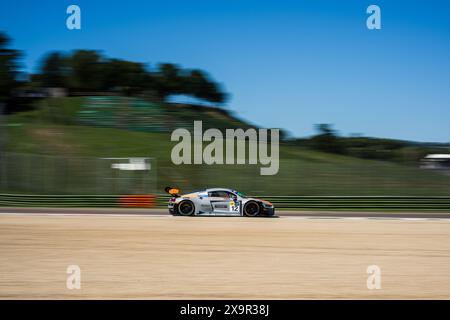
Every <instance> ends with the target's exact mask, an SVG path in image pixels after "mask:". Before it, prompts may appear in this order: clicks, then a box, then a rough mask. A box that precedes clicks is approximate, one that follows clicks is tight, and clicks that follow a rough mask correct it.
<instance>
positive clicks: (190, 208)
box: [178, 200, 195, 216]
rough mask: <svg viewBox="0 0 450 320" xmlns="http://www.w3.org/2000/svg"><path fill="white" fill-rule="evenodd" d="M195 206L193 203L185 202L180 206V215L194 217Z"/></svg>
mask: <svg viewBox="0 0 450 320" xmlns="http://www.w3.org/2000/svg"><path fill="white" fill-rule="evenodd" d="M194 210H195V207H194V204H193V203H192V201H189V200H183V201H181V202H180V203H179V204H178V214H180V215H182V216H192V215H193V214H194Z"/></svg>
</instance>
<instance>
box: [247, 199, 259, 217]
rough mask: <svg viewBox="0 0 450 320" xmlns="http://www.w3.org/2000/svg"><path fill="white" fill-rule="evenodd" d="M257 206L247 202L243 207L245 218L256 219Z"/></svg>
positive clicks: (254, 203)
mask: <svg viewBox="0 0 450 320" xmlns="http://www.w3.org/2000/svg"><path fill="white" fill-rule="evenodd" d="M259 211H260V208H259V204H257V203H256V202H255V201H249V202H247V203H246V204H245V206H244V215H245V216H247V217H256V216H257V215H258V214H259Z"/></svg>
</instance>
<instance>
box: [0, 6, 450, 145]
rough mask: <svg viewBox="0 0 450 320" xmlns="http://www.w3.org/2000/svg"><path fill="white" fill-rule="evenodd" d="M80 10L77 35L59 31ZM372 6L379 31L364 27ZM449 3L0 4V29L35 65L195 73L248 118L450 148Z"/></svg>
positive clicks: (302, 130) (306, 130) (296, 129)
mask: <svg viewBox="0 0 450 320" xmlns="http://www.w3.org/2000/svg"><path fill="white" fill-rule="evenodd" d="M70 4H77V5H79V6H80V7H81V14H82V29H81V30H74V31H69V30H68V29H67V28H66V24H65V21H66V18H67V14H66V8H67V6H68V5H70ZM370 4H377V5H379V6H380V7H381V14H382V29H381V30H373V31H371V30H368V29H367V28H366V18H367V16H368V15H367V14H366V8H367V7H368V6H369V5H370ZM449 14H450V2H448V1H393V0H391V1H378V0H371V1H356V0H346V1H325V0H296V1H287V0H284V1H280V0H279V1H275V0H265V1H253V0H194V1H188V0H176V1H175V0H174V1H170V0H165V1H154V0H145V1H137V0H131V1H93V0H72V1H65V0H53V1H50V0H47V1H40V2H37V1H32V0H28V1H25V0H14V1H6V0H0V30H3V31H6V32H7V34H8V35H9V36H10V37H11V38H13V39H14V43H13V46H14V47H15V48H17V49H20V50H23V51H24V53H25V57H24V59H23V63H24V66H25V68H26V69H27V70H28V71H31V70H35V68H36V66H37V65H38V62H39V60H40V59H41V58H42V56H43V55H44V54H45V53H46V52H48V51H50V50H62V51H68V50H72V49H81V48H82V49H98V50H101V51H103V52H104V54H105V55H107V56H110V57H118V58H124V59H129V60H133V61H139V62H144V63H148V64H149V65H150V66H151V65H154V64H156V63H158V62H174V63H178V64H180V65H181V66H183V67H186V68H201V69H204V70H206V71H208V72H209V73H210V74H211V76H212V77H213V78H214V79H215V80H216V81H218V82H221V83H222V84H223V85H224V88H225V90H226V91H227V92H229V93H230V94H231V99H230V101H229V103H228V105H227V107H228V108H229V109H231V110H234V111H236V112H237V114H238V115H239V116H241V117H243V118H245V119H249V120H251V122H253V123H255V124H257V125H261V126H265V127H280V128H285V129H287V130H288V131H289V132H290V133H291V134H292V135H294V136H307V135H311V134H312V133H313V132H314V131H313V125H314V124H316V123H332V124H334V126H335V128H336V129H338V130H339V132H340V133H341V134H345V135H348V134H351V133H359V134H364V135H367V136H377V137H389V138H399V139H407V140H416V141H441V142H444V141H445V142H448V141H450V90H449V88H450V59H449V57H450V41H449V40H450V19H449Z"/></svg>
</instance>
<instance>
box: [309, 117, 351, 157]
mask: <svg viewBox="0 0 450 320" xmlns="http://www.w3.org/2000/svg"><path fill="white" fill-rule="evenodd" d="M316 130H317V131H318V134H317V135H315V136H313V137H312V138H311V139H310V143H311V145H312V147H313V148H315V149H318V150H321V151H325V152H332V153H343V152H344V149H343V148H342V146H341V144H340V141H339V139H338V137H337V134H336V131H335V130H333V128H332V126H331V125H330V124H326V123H321V124H317V125H316Z"/></svg>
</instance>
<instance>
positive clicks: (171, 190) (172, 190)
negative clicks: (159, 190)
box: [164, 187, 180, 197]
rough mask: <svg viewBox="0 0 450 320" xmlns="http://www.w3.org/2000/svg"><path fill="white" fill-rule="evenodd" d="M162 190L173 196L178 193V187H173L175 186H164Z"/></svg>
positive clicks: (176, 195)
mask: <svg viewBox="0 0 450 320" xmlns="http://www.w3.org/2000/svg"><path fill="white" fill-rule="evenodd" d="M164 191H166V192H167V193H168V194H170V195H171V196H173V197H179V196H180V195H179V193H180V189H178V188H175V187H166V188H165V189H164Z"/></svg>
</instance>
